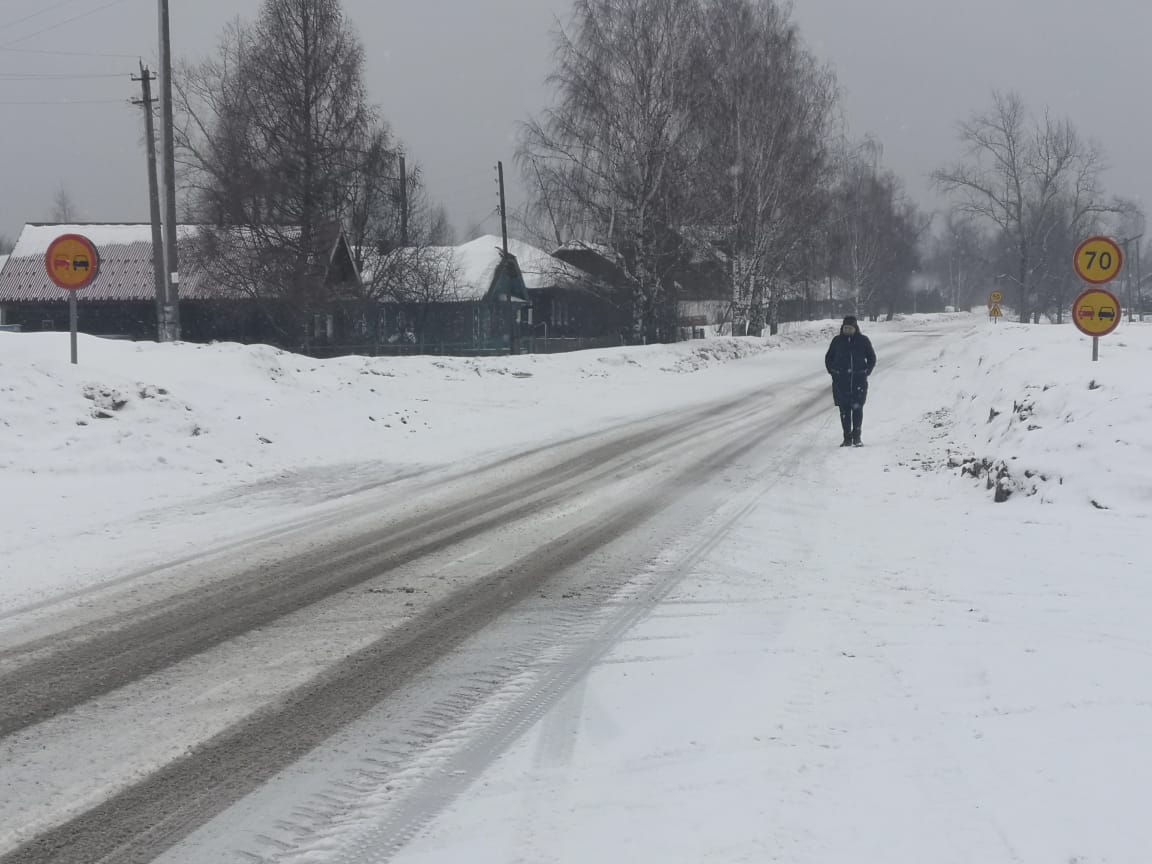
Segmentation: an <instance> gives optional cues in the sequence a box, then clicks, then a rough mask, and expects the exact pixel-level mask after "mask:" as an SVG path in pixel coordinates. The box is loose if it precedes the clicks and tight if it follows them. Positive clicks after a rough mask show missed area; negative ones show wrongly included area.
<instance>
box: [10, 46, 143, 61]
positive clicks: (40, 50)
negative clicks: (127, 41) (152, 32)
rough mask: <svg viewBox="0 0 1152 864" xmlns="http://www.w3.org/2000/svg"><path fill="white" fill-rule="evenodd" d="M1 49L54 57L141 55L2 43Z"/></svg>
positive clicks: (120, 56) (136, 56) (130, 58)
mask: <svg viewBox="0 0 1152 864" xmlns="http://www.w3.org/2000/svg"><path fill="white" fill-rule="evenodd" d="M9 44H14V43H9ZM0 51H7V52H11V53H12V54H44V55H50V56H53V57H104V58H108V59H113V60H136V59H138V58H139V57H140V55H139V54H110V53H107V52H101V51H51V50H49V49H47V48H9V47H7V46H6V45H0Z"/></svg>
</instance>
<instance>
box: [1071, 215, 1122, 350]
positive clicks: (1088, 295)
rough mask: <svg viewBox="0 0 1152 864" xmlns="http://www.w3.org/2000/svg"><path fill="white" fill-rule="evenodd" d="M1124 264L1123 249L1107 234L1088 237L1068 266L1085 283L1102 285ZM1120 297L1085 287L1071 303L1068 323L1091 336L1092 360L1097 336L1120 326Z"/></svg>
mask: <svg viewBox="0 0 1152 864" xmlns="http://www.w3.org/2000/svg"><path fill="white" fill-rule="evenodd" d="M1123 267H1124V253H1123V251H1121V249H1120V244H1119V243H1117V242H1116V241H1115V240H1113V239H1112V238H1111V237H1089V238H1088V239H1087V240H1085V241H1084V242H1083V243H1081V244H1080V245H1079V246H1078V247H1076V253H1075V254H1074V255H1073V256H1072V269H1074V270H1075V271H1076V275H1077V276H1079V277H1080V278H1081V279H1083V280H1084V281H1085V282H1087V283H1088V284H1089V285H1106V284H1108V283H1109V282H1111V281H1112V280H1113V279H1115V278H1116V277H1117V276H1118V275H1119V273H1120V271H1121V270H1122V269H1123ZM1120 314H1121V309H1120V300H1119V299H1118V298H1117V297H1116V295H1115V294H1113V293H1112V292H1111V291H1106V290H1105V289H1103V288H1089V289H1088V290H1087V291H1085V292H1084V293H1082V294H1081V295H1080V296H1079V297H1077V298H1076V300H1075V301H1073V303H1072V323H1073V324H1075V325H1076V329H1077V330H1079V331H1080V332H1081V333H1083V334H1084V335H1085V336H1091V337H1092V362H1093V363H1095V362H1096V361H1098V360H1099V359H1100V337H1101V336H1107V335H1108V334H1109V333H1111V332H1112V331H1113V330H1115V329H1116V328H1117V327H1119V326H1120Z"/></svg>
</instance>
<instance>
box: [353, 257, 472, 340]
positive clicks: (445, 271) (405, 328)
mask: <svg viewBox="0 0 1152 864" xmlns="http://www.w3.org/2000/svg"><path fill="white" fill-rule="evenodd" d="M376 266H377V270H376V272H374V273H373V274H372V275H371V278H370V279H369V280H367V281H366V283H365V284H366V285H370V286H371V287H372V290H375V291H378V292H379V296H380V298H381V299H382V300H385V299H386V300H387V301H388V302H389V303H391V304H394V305H395V306H396V307H398V308H399V310H400V313H399V314H400V315H401V316H402V319H401V320H397V321H395V322H393V323H394V325H395V327H394V330H395V332H394V333H393V335H392V337H391V338H392V339H396V340H399V341H402V342H408V343H410V344H412V345H414V346H415V347H417V348H418V350H419V351H420V352H421V353H423V352H424V351H425V349H426V348H427V343H428V338H429V336H430V334H431V332H432V331H433V329H434V328H433V325H434V324H438V325H440V330H441V332H444V330H445V329H446V328H445V325H447V324H450V323H451V322H449V321H446V320H444V319H446V318H449V317H452V316H456V315H459V314H460V308H459V301H460V300H461V299H462V298H463V285H462V281H461V279H462V277H461V272H460V267H459V264H458V263H457V261H456V256H455V250H454V249H453V248H452V247H449V246H406V247H403V248H400V249H396V250H394V251H392V252H391V253H389V254H387V255H384V256H381V257H380V258H379V259H378V261H377V265H376Z"/></svg>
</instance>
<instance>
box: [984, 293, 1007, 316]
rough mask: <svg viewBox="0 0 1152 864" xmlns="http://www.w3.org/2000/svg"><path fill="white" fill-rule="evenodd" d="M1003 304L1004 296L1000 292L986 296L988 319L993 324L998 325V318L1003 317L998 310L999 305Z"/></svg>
mask: <svg viewBox="0 0 1152 864" xmlns="http://www.w3.org/2000/svg"><path fill="white" fill-rule="evenodd" d="M1003 302H1004V295H1003V294H1002V293H1001V292H1000V291H993V292H992V293H991V294H989V295H988V317H989V318H991V319H992V322H993V323H994V324H999V323H1000V318H1001V317H1002V316H1003V315H1004V313H1003V312H1002V311H1001V309H1000V304H1001V303H1003Z"/></svg>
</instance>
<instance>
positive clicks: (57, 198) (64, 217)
mask: <svg viewBox="0 0 1152 864" xmlns="http://www.w3.org/2000/svg"><path fill="white" fill-rule="evenodd" d="M79 218H80V214H79V212H78V211H77V209H76V202H75V201H74V200H73V199H72V194H71V193H70V192H69V191H68V190H67V189H66V188H65V187H64V184H63V183H61V184H60V188H59V189H57V190H56V194H55V195H54V196H53V197H52V221H53V222H57V223H59V224H61V225H67V224H70V223H74V222H76V221H77V220H79Z"/></svg>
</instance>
